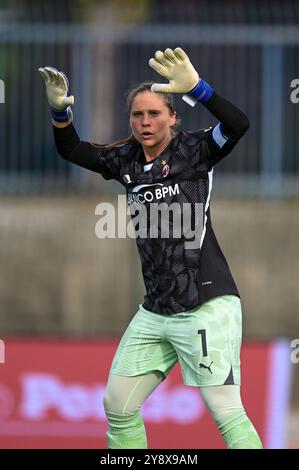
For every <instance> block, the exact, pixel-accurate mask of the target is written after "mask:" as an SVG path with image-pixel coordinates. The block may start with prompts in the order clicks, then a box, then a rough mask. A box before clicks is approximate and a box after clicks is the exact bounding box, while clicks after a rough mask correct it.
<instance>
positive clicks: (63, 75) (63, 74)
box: [58, 70, 69, 88]
mask: <svg viewBox="0 0 299 470" xmlns="http://www.w3.org/2000/svg"><path fill="white" fill-rule="evenodd" d="M58 73H59V74H60V75H62V77H63V78H64V80H65V83H66V87H67V88H69V81H68V78H67V76H66V75H65V73H63V72H62V71H61V70H59V72H58Z"/></svg>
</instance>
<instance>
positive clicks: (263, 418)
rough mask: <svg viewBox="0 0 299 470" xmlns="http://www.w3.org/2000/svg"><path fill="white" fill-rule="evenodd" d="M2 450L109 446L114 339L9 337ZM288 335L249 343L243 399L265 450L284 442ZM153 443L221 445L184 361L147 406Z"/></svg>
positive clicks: (0, 405)
mask: <svg viewBox="0 0 299 470" xmlns="http://www.w3.org/2000/svg"><path fill="white" fill-rule="evenodd" d="M4 345H5V362H4V363H0V448H2V449H8V448H15V449H24V448H33V449H36V448H48V449H49V448H52V449H53V448H57V449H58V448H78V449H83V448H97V449H99V448H106V441H105V433H106V430H107V422H106V417H105V413H104V408H103V403H102V399H103V395H104V391H105V386H106V381H107V377H108V373H109V368H110V364H111V361H112V357H113V355H114V352H115V350H116V347H117V342H116V341H110V340H98V341H94V340H89V341H77V340H75V341H74V340H71V341H68V340H32V341H30V340H23V339H22V340H12V339H6V340H5V339H4ZM289 354H290V352H289V346H288V344H287V343H286V342H284V341H282V340H281V341H275V342H272V343H255V344H253V343H252V344H245V345H244V347H243V349H242V397H243V403H244V405H245V408H246V411H247V414H248V415H249V417H250V418H251V420H252V421H253V423H254V425H255V427H256V429H257V431H258V432H259V434H260V436H261V438H262V441H263V444H264V446H265V447H267V448H284V447H285V445H286V443H285V435H286V433H285V420H286V418H287V413H288V406H289V391H290V371H291V362H290V358H289ZM142 415H143V418H144V421H145V425H146V429H147V435H148V444H149V448H153V449H186V448H189V449H203V448H205V449H212V448H218V449H220V448H224V443H223V441H222V438H221V437H220V434H219V432H218V430H217V428H216V425H215V424H214V422H213V421H212V419H211V417H210V416H209V414H208V412H207V410H206V408H205V405H204V403H203V401H202V399H201V397H200V394H199V391H198V389H197V388H196V387H186V386H184V385H183V383H182V378H181V373H180V368H179V366H176V367H175V369H174V370H173V371H172V372H171V374H170V375H169V377H168V379H167V380H166V381H164V382H163V383H162V384H161V385H160V386H159V387H158V389H157V390H155V392H154V393H153V394H152V395H151V396H150V397H149V398H148V399H147V401H146V402H145V404H144V405H143V408H142Z"/></svg>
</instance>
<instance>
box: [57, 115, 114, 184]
mask: <svg viewBox="0 0 299 470" xmlns="http://www.w3.org/2000/svg"><path fill="white" fill-rule="evenodd" d="M53 124H54V123H53ZM53 131H54V140H55V145H56V149H57V152H58V153H59V154H60V155H61V156H62V158H64V159H65V160H67V161H68V162H71V163H75V164H76V165H79V166H81V167H82V168H86V169H87V170H91V171H95V172H96V173H100V174H101V175H102V176H103V177H104V178H105V179H106V180H109V179H113V178H115V179H118V178H117V176H118V174H119V168H118V162H119V160H118V156H117V155H116V149H114V150H110V151H106V152H105V151H104V150H102V151H101V150H100V149H99V147H100V146H98V147H96V146H95V145H93V144H91V143H90V142H85V141H83V140H80V138H79V136H78V134H77V132H76V129H75V127H74V126H73V124H72V122H70V123H69V124H65V125H64V126H63V127H61V126H59V125H58V126H57V125H56V123H55V124H54V125H53Z"/></svg>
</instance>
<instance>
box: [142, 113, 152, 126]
mask: <svg viewBox="0 0 299 470" xmlns="http://www.w3.org/2000/svg"><path fill="white" fill-rule="evenodd" d="M141 124H142V126H143V127H147V126H149V125H150V120H149V116H148V115H147V114H144V115H143V117H142V123H141Z"/></svg>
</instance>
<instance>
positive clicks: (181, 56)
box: [174, 47, 189, 60]
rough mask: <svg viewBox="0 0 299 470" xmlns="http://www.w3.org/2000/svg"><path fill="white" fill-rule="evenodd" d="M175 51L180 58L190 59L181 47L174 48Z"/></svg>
mask: <svg viewBox="0 0 299 470" xmlns="http://www.w3.org/2000/svg"><path fill="white" fill-rule="evenodd" d="M174 53H175V55H176V57H177V58H178V59H179V60H189V57H188V56H187V54H186V52H185V51H183V49H181V48H180V47H177V48H176V49H175V50H174Z"/></svg>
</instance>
